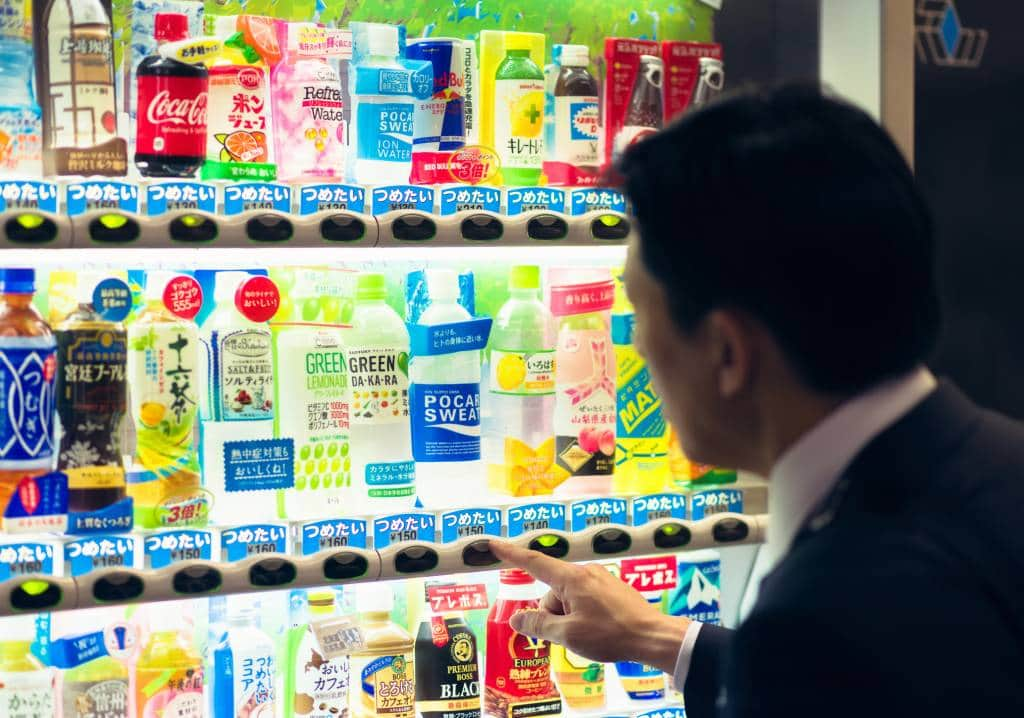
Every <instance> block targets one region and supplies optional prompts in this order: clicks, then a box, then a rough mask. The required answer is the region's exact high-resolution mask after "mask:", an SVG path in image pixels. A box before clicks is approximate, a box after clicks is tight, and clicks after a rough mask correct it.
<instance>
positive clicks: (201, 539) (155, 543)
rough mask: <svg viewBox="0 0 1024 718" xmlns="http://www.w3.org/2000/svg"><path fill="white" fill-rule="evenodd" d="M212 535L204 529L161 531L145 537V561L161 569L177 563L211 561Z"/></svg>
mask: <svg viewBox="0 0 1024 718" xmlns="http://www.w3.org/2000/svg"><path fill="white" fill-rule="evenodd" d="M212 560H213V534H212V533H211V532H210V531H206V530H204V529H181V530H176V531H163V532H161V533H157V534H150V535H149V536H146V561H147V563H148V564H149V567H150V568H163V567H164V566H170V565H171V564H172V563H177V562H178V561H212Z"/></svg>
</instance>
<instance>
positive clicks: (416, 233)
mask: <svg viewBox="0 0 1024 718" xmlns="http://www.w3.org/2000/svg"><path fill="white" fill-rule="evenodd" d="M391 234H393V235H394V237H395V239H397V240H400V241H402V242H424V241H426V240H428V239H433V238H434V237H436V236H437V223H436V222H434V220H432V219H427V218H426V217H420V216H419V215H418V214H407V215H405V216H402V217H399V218H398V219H396V220H395V221H394V222H393V223H392V224H391Z"/></svg>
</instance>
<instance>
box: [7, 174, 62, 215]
mask: <svg viewBox="0 0 1024 718" xmlns="http://www.w3.org/2000/svg"><path fill="white" fill-rule="evenodd" d="M18 209H39V210H42V211H44V212H53V213H54V214H56V213H57V185H55V184H53V183H52V182H36V181H29V180H5V181H3V182H0V212H7V211H13V210H18Z"/></svg>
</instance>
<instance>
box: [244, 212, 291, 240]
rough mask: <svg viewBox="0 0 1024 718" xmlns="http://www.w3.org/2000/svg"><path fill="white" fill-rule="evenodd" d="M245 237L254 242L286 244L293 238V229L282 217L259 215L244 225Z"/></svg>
mask: <svg viewBox="0 0 1024 718" xmlns="http://www.w3.org/2000/svg"><path fill="white" fill-rule="evenodd" d="M245 236H247V237H248V238H249V239H251V240H252V241H254V242H266V243H268V244H269V243H273V242H287V241H288V240H289V239H291V238H292V237H294V236H295V227H294V226H293V225H292V223H291V222H290V221H289V220H287V219H285V218H284V217H278V216H277V215H276V214H261V215H259V216H258V217H253V218H252V219H250V220H249V221H248V222H246V223H245Z"/></svg>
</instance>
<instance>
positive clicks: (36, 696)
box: [0, 616, 57, 718]
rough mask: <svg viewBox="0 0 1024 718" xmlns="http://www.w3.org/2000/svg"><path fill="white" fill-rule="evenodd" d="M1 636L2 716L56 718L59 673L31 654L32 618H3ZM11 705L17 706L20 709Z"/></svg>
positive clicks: (0, 677)
mask: <svg viewBox="0 0 1024 718" xmlns="http://www.w3.org/2000/svg"><path fill="white" fill-rule="evenodd" d="M0 633H2V635H3V639H2V640H0V715H3V716H5V717H6V716H11V717H12V718H13V717H14V716H16V715H17V716H27V717H29V718H54V716H56V715H57V706H56V685H55V684H56V673H55V672H54V670H53V669H52V668H47V667H46V666H44V665H43V664H42V663H41V662H40V661H39V659H37V658H36V657H35V656H34V655H33V654H32V650H31V646H32V641H33V640H34V639H35V624H34V620H33V618H32V617H31V616H12V617H9V618H4V619H3V621H2V623H0ZM12 706H17V707H18V708H17V710H15V709H14V708H12Z"/></svg>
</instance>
